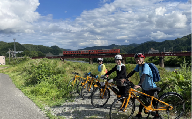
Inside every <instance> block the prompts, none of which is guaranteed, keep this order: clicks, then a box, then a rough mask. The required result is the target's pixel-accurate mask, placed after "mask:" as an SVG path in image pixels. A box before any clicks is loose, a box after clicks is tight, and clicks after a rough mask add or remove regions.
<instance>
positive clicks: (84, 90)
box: [78, 82, 94, 99]
mask: <svg viewBox="0 0 192 119" xmlns="http://www.w3.org/2000/svg"><path fill="white" fill-rule="evenodd" d="M79 86H80V87H79ZM78 89H79V90H80V96H81V97H82V98H83V99H85V98H90V97H91V94H92V92H93V91H94V85H91V84H89V82H87V83H86V84H84V85H82V84H81V82H80V83H79V85H78Z"/></svg>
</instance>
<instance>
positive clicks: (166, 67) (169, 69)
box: [66, 60, 181, 71]
mask: <svg viewBox="0 0 192 119" xmlns="http://www.w3.org/2000/svg"><path fill="white" fill-rule="evenodd" d="M66 61H71V62H79V63H89V62H86V61H81V60H66ZM94 63H96V64H97V62H94ZM106 64H114V65H115V63H106ZM133 65H134V64H133ZM164 68H165V70H167V71H175V70H179V69H181V67H169V66H165V67H164Z"/></svg>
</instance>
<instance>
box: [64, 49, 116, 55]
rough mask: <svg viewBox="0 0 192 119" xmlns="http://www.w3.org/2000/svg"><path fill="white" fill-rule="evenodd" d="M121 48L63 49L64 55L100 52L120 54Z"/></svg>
mask: <svg viewBox="0 0 192 119" xmlns="http://www.w3.org/2000/svg"><path fill="white" fill-rule="evenodd" d="M118 53H120V49H105V50H78V51H63V55H65V56H66V55H98V54H118Z"/></svg>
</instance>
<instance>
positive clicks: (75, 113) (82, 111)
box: [49, 91, 151, 119]
mask: <svg viewBox="0 0 192 119" xmlns="http://www.w3.org/2000/svg"><path fill="white" fill-rule="evenodd" d="M110 93H111V96H110V98H109V100H108V102H107V104H106V105H105V106H104V107H102V108H95V107H93V106H92V104H91V99H88V98H85V99H84V100H83V99H82V98H81V97H80V96H79V95H78V94H75V95H74V96H76V97H75V99H74V101H73V102H70V101H67V102H66V103H63V104H62V105H61V106H56V107H51V108H49V110H50V111H51V113H52V114H53V115H55V116H62V117H65V118H66V119H107V118H109V111H110V106H111V104H112V103H113V102H114V99H116V98H117V97H116V96H115V94H114V93H113V92H112V91H110ZM138 106H139V102H138V101H136V108H135V110H136V111H135V113H134V114H133V117H134V116H135V115H136V114H137V113H138ZM142 115H143V116H145V117H147V115H146V114H144V113H143V114H142ZM150 117H151V116H150ZM149 119H150V118H149Z"/></svg>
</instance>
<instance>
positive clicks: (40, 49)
mask: <svg viewBox="0 0 192 119" xmlns="http://www.w3.org/2000/svg"><path fill="white" fill-rule="evenodd" d="M15 45H16V51H23V53H20V54H18V56H24V55H26V56H30V57H35V56H45V55H46V54H47V53H52V54H53V55H59V53H62V52H63V51H64V50H65V49H62V48H59V47H58V46H51V47H48V46H43V45H33V44H20V43H18V42H15ZM9 49H10V50H14V42H11V43H6V42H3V41H0V55H4V56H8V53H7V52H8V51H9Z"/></svg>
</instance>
